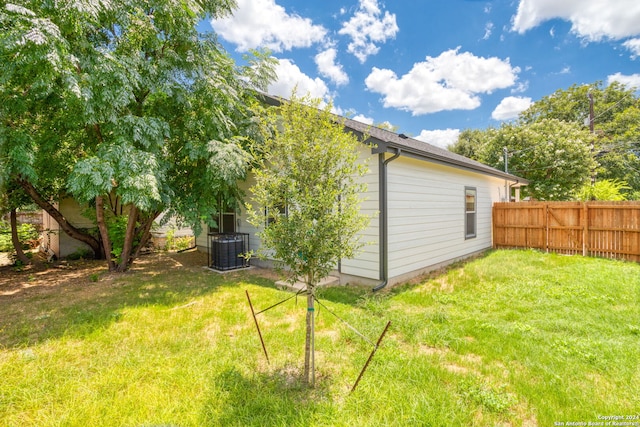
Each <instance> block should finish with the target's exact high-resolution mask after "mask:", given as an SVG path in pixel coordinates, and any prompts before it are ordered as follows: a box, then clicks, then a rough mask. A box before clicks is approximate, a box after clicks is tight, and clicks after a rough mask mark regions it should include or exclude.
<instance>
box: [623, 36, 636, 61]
mask: <svg viewBox="0 0 640 427" xmlns="http://www.w3.org/2000/svg"><path fill="white" fill-rule="evenodd" d="M622 46H624V47H626V48H627V49H629V50H630V51H631V59H636V58H638V57H640V38H638V39H630V40H627V41H626V42H624V43H622Z"/></svg>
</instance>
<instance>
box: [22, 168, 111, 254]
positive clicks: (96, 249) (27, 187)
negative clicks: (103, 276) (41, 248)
mask: <svg viewBox="0 0 640 427" xmlns="http://www.w3.org/2000/svg"><path fill="white" fill-rule="evenodd" d="M18 184H20V186H21V187H22V188H23V189H24V191H26V192H27V194H28V195H29V196H30V197H31V198H32V199H33V201H34V202H35V203H36V204H37V205H38V206H40V207H41V208H42V209H44V210H45V211H46V212H47V213H48V214H49V215H51V217H52V218H53V219H55V220H56V222H57V223H58V224H60V228H62V230H63V231H64V232H65V233H67V234H68V235H69V237H71V238H73V239H76V240H79V241H81V242H83V243H86V244H87V245H88V246H89V247H90V248H91V250H92V251H93V253H94V255H95V257H96V258H97V259H102V258H103V256H104V254H103V253H102V250H101V249H102V248H101V246H100V242H98V239H96V238H95V237H93V236H92V235H90V234H89V233H85V232H83V231H80V230H78V229H77V228H75V227H74V226H73V225H71V224H70V223H69V222H67V220H66V219H65V218H64V216H62V214H61V213H60V211H59V210H57V209H56V208H55V207H54V206H53V205H52V204H51V203H49V202H48V201H46V200H45V199H44V198H43V197H42V196H41V195H40V193H38V190H36V188H35V187H34V186H33V185H32V184H31V183H30V182H29V181H27V180H24V179H18Z"/></svg>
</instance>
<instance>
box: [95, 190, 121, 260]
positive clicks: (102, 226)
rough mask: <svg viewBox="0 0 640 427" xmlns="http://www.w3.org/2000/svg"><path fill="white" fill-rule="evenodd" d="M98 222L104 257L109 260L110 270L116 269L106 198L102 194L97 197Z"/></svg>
mask: <svg viewBox="0 0 640 427" xmlns="http://www.w3.org/2000/svg"><path fill="white" fill-rule="evenodd" d="M96 223H97V224H98V230H99V231H100V237H101V240H102V250H103V252H104V258H105V259H106V260H107V265H108V266H109V271H115V270H116V263H115V262H114V261H113V258H111V239H109V232H108V230H107V223H106V222H105V219H104V198H103V197H102V196H97V197H96Z"/></svg>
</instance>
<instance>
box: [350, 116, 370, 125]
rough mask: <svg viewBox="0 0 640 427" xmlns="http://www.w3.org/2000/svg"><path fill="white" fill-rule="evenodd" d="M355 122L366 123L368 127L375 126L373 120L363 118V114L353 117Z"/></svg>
mask: <svg viewBox="0 0 640 427" xmlns="http://www.w3.org/2000/svg"><path fill="white" fill-rule="evenodd" d="M353 120H355V121H357V122H360V123H364V124H367V125H372V124H373V119H372V118H371V117H367V116H363V115H362V114H358V115H356V116H353Z"/></svg>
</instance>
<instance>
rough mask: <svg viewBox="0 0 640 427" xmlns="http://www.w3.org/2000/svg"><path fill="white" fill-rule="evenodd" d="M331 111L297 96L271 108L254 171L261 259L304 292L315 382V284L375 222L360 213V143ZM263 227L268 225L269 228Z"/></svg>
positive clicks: (308, 373)
mask: <svg viewBox="0 0 640 427" xmlns="http://www.w3.org/2000/svg"><path fill="white" fill-rule="evenodd" d="M330 108H331V107H330V106H326V107H325V108H324V109H320V108H319V101H318V100H312V99H310V98H308V97H305V98H301V99H300V98H296V97H295V95H294V96H293V97H292V99H291V101H290V102H284V103H283V104H282V105H281V106H280V107H277V108H276V107H274V108H272V109H270V111H269V115H268V125H267V126H265V129H271V134H269V135H267V137H266V140H265V143H264V146H263V147H262V149H263V150H264V151H263V155H262V158H261V161H260V162H259V164H258V166H257V167H256V168H255V170H254V173H255V180H256V182H255V184H254V185H253V186H252V187H251V189H250V191H251V194H252V200H251V201H252V203H251V204H248V208H249V209H248V210H249V221H250V222H251V223H252V224H253V225H255V226H256V227H259V228H260V229H261V231H260V232H259V233H258V235H259V237H260V239H261V243H262V248H261V251H262V253H261V254H262V255H263V256H267V257H269V258H272V259H275V260H276V262H277V263H278V266H279V267H286V271H287V273H288V274H289V278H290V280H292V281H297V280H302V281H304V283H305V284H306V291H307V307H308V311H307V322H306V324H307V333H306V344H305V369H304V379H305V381H306V382H311V383H313V381H314V379H313V377H314V375H313V366H312V355H313V316H314V298H315V289H316V286H317V284H318V282H319V281H320V280H321V279H322V278H324V277H326V276H327V275H328V274H329V273H330V272H331V270H333V269H335V267H336V265H337V264H338V262H339V260H340V259H342V258H352V257H353V256H354V255H355V254H356V252H357V250H358V249H359V248H360V247H361V245H362V242H360V240H359V239H358V232H360V231H361V230H363V229H364V228H365V227H366V226H367V225H368V223H369V220H370V218H369V217H368V216H366V215H364V214H362V213H361V211H360V202H361V197H362V194H363V191H364V190H365V188H364V184H362V182H361V181H360V180H359V178H358V177H360V176H362V175H364V174H365V173H366V171H367V167H366V165H365V164H363V163H362V162H359V161H358V153H359V151H358V147H359V145H360V142H359V141H358V138H357V137H356V136H355V135H354V134H353V133H350V132H347V131H346V130H345V129H344V127H343V126H342V125H341V123H340V120H339V118H338V117H336V116H333V115H332V114H331V113H330ZM265 225H266V226H265Z"/></svg>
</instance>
